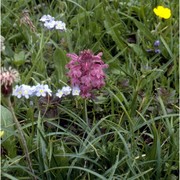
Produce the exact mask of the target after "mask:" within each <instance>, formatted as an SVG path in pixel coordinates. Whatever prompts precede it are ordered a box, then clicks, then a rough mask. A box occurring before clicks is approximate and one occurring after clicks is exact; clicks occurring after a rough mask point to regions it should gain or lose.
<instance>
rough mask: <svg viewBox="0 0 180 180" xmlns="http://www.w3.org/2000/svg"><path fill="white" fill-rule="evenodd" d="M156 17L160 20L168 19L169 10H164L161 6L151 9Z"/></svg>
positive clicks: (169, 15)
mask: <svg viewBox="0 0 180 180" xmlns="http://www.w3.org/2000/svg"><path fill="white" fill-rule="evenodd" d="M153 11H154V13H155V14H156V16H159V17H160V18H164V19H169V18H170V17H171V10H170V9H169V8H165V7H163V6H157V7H156V8H154V9H153Z"/></svg>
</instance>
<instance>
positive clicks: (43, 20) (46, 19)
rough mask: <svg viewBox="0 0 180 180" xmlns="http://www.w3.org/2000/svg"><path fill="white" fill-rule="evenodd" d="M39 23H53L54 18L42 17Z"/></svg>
mask: <svg viewBox="0 0 180 180" xmlns="http://www.w3.org/2000/svg"><path fill="white" fill-rule="evenodd" d="M39 21H41V22H47V21H54V17H52V16H50V15H49V14H48V15H43V16H42V17H41V18H40V19H39Z"/></svg>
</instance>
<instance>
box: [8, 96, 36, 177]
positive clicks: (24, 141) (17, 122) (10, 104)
mask: <svg viewBox="0 0 180 180" xmlns="http://www.w3.org/2000/svg"><path fill="white" fill-rule="evenodd" d="M7 102H8V107H9V109H10V111H11V113H12V116H13V120H14V123H15V125H16V128H17V130H18V133H19V137H20V140H21V144H22V149H23V151H24V154H25V157H26V159H27V165H28V167H29V170H30V171H31V173H32V174H34V170H33V168H32V162H31V159H30V156H29V151H28V147H27V143H26V139H25V136H24V134H23V130H22V128H21V124H20V123H19V121H18V120H17V118H16V115H15V112H14V108H13V106H12V103H11V100H10V96H8V97H7ZM34 179H36V177H35V176H34Z"/></svg>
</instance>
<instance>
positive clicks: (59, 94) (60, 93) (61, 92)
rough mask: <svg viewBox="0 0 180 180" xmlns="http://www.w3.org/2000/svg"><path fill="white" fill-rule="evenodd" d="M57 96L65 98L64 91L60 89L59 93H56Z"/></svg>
mask: <svg viewBox="0 0 180 180" xmlns="http://www.w3.org/2000/svg"><path fill="white" fill-rule="evenodd" d="M56 96H57V97H59V98H61V97H62V96H63V91H62V89H58V91H57V93H56Z"/></svg>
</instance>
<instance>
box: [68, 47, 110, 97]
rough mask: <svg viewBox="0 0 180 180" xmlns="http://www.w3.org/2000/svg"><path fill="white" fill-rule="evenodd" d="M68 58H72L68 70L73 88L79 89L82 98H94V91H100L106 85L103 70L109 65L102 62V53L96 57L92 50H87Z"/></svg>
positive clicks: (72, 54) (69, 55) (71, 54)
mask: <svg viewBox="0 0 180 180" xmlns="http://www.w3.org/2000/svg"><path fill="white" fill-rule="evenodd" d="M67 56H68V57H70V58H71V61H70V62H69V63H68V64H67V65H66V68H68V69H69V72H68V73H67V76H68V77H69V78H70V80H71V85H72V87H79V89H80V95H81V96H82V97H84V98H90V97H92V95H93V94H92V91H93V90H94V89H100V88H101V87H103V86H104V85H105V82H104V79H105V74H104V71H103V69H104V68H107V67H108V65H107V64H104V62H103V61H102V59H101V56H102V53H99V54H97V55H94V54H93V53H92V52H91V51H90V50H85V51H82V52H80V55H79V56H78V55H76V54H74V53H70V54H67ZM73 94H74V91H73Z"/></svg>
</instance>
